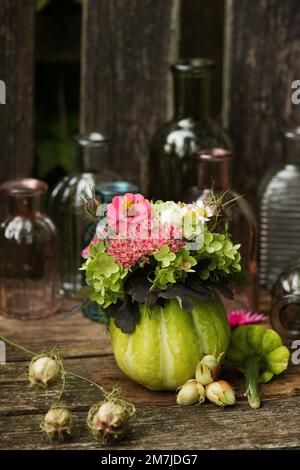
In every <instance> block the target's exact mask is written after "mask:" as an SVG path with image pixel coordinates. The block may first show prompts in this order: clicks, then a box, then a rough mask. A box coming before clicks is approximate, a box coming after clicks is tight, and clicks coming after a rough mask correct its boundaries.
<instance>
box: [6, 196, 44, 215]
mask: <svg viewBox="0 0 300 470" xmlns="http://www.w3.org/2000/svg"><path fill="white" fill-rule="evenodd" d="M8 200H9V209H10V213H11V214H25V213H30V212H31V213H32V212H39V211H40V194H31V195H26V196H24V195H17V194H16V195H9V198H8Z"/></svg>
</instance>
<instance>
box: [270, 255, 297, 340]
mask: <svg viewBox="0 0 300 470" xmlns="http://www.w3.org/2000/svg"><path fill="white" fill-rule="evenodd" d="M270 318H271V323H272V326H273V328H274V329H275V330H276V331H278V333H279V334H280V335H281V336H283V337H284V338H287V339H289V338H290V339H292V338H299V337H300V258H298V259H297V260H296V261H294V262H293V263H292V264H291V265H290V266H289V267H288V268H287V269H286V270H285V271H284V272H283V273H282V274H281V275H280V276H279V277H278V279H277V281H276V283H275V285H274V286H273V289H272V309H271V315H270Z"/></svg>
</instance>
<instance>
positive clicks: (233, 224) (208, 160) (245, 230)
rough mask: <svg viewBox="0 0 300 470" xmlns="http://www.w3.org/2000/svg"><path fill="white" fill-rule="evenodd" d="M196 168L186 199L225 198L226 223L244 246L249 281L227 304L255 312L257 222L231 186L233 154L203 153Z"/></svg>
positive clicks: (244, 261)
mask: <svg viewBox="0 0 300 470" xmlns="http://www.w3.org/2000/svg"><path fill="white" fill-rule="evenodd" d="M194 158H195V162H196V165H197V185H196V186H194V187H192V188H191V189H190V190H189V191H187V193H186V195H185V199H187V200H189V201H197V200H199V199H202V200H205V199H208V198H209V197H210V196H211V194H212V189H213V192H214V195H222V200H223V204H224V207H225V213H226V220H227V221H228V223H229V231H230V233H231V234H232V239H233V240H234V242H235V243H240V244H241V248H240V251H241V256H242V259H241V265H242V269H243V271H245V272H246V273H248V274H249V279H248V280H246V281H247V282H245V285H244V286H243V287H241V288H240V289H236V292H235V299H234V302H231V303H230V302H228V301H226V303H227V307H228V308H230V309H239V308H243V309H250V310H252V311H253V310H255V309H256V308H257V306H258V275H257V243H258V229H257V221H256V217H255V215H254V212H253V211H252V209H251V206H250V205H249V203H248V202H247V200H246V199H245V197H242V196H241V195H240V194H239V193H238V192H237V191H235V190H234V189H233V188H232V185H231V177H230V175H231V162H232V153H231V152H230V151H228V150H224V149H221V148H215V149H210V150H201V151H199V152H197V153H196V154H195V156H194Z"/></svg>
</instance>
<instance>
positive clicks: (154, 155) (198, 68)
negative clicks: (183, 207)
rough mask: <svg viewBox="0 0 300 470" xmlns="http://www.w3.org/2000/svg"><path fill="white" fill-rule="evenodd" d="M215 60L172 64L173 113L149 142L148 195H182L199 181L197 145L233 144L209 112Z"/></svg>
mask: <svg viewBox="0 0 300 470" xmlns="http://www.w3.org/2000/svg"><path fill="white" fill-rule="evenodd" d="M214 67H215V64H214V62H212V61H210V60H207V59H201V58H194V59H186V60H184V59H183V60H180V61H179V62H178V63H176V64H174V65H172V66H171V71H172V73H173V81H174V116H173V118H172V120H171V121H169V122H167V123H166V124H164V125H163V126H162V127H161V128H160V129H159V130H158V131H157V132H156V134H155V135H154V137H153V139H152V142H151V144H150V185H149V191H148V192H149V195H150V197H152V198H154V199H163V200H169V199H171V200H174V201H179V200H182V199H183V194H184V192H185V190H186V189H187V188H189V187H191V186H193V185H194V184H195V183H196V176H195V175H196V173H195V164H194V163H195V162H194V159H193V155H194V153H195V151H196V150H197V149H201V148H212V147H222V148H225V149H229V148H231V143H230V140H229V137H228V135H227V134H226V132H225V131H224V130H223V129H222V128H221V127H220V126H219V124H218V123H217V122H216V121H215V120H213V119H212V118H211V116H210V103H209V94H210V90H209V88H210V80H211V73H212V70H213V69H214Z"/></svg>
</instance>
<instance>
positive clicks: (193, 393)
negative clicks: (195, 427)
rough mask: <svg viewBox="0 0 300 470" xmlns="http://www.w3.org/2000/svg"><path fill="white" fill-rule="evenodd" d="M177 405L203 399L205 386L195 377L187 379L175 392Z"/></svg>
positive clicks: (194, 403) (201, 401)
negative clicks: (176, 392)
mask: <svg viewBox="0 0 300 470" xmlns="http://www.w3.org/2000/svg"><path fill="white" fill-rule="evenodd" d="M176 401H177V404H178V405H196V404H197V403H203V402H204V401H205V388H204V387H203V385H201V384H200V383H198V382H197V381H196V380H195V379H191V380H188V381H187V382H185V384H183V385H182V387H181V388H180V390H179V392H178V394H177V399H176Z"/></svg>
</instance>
